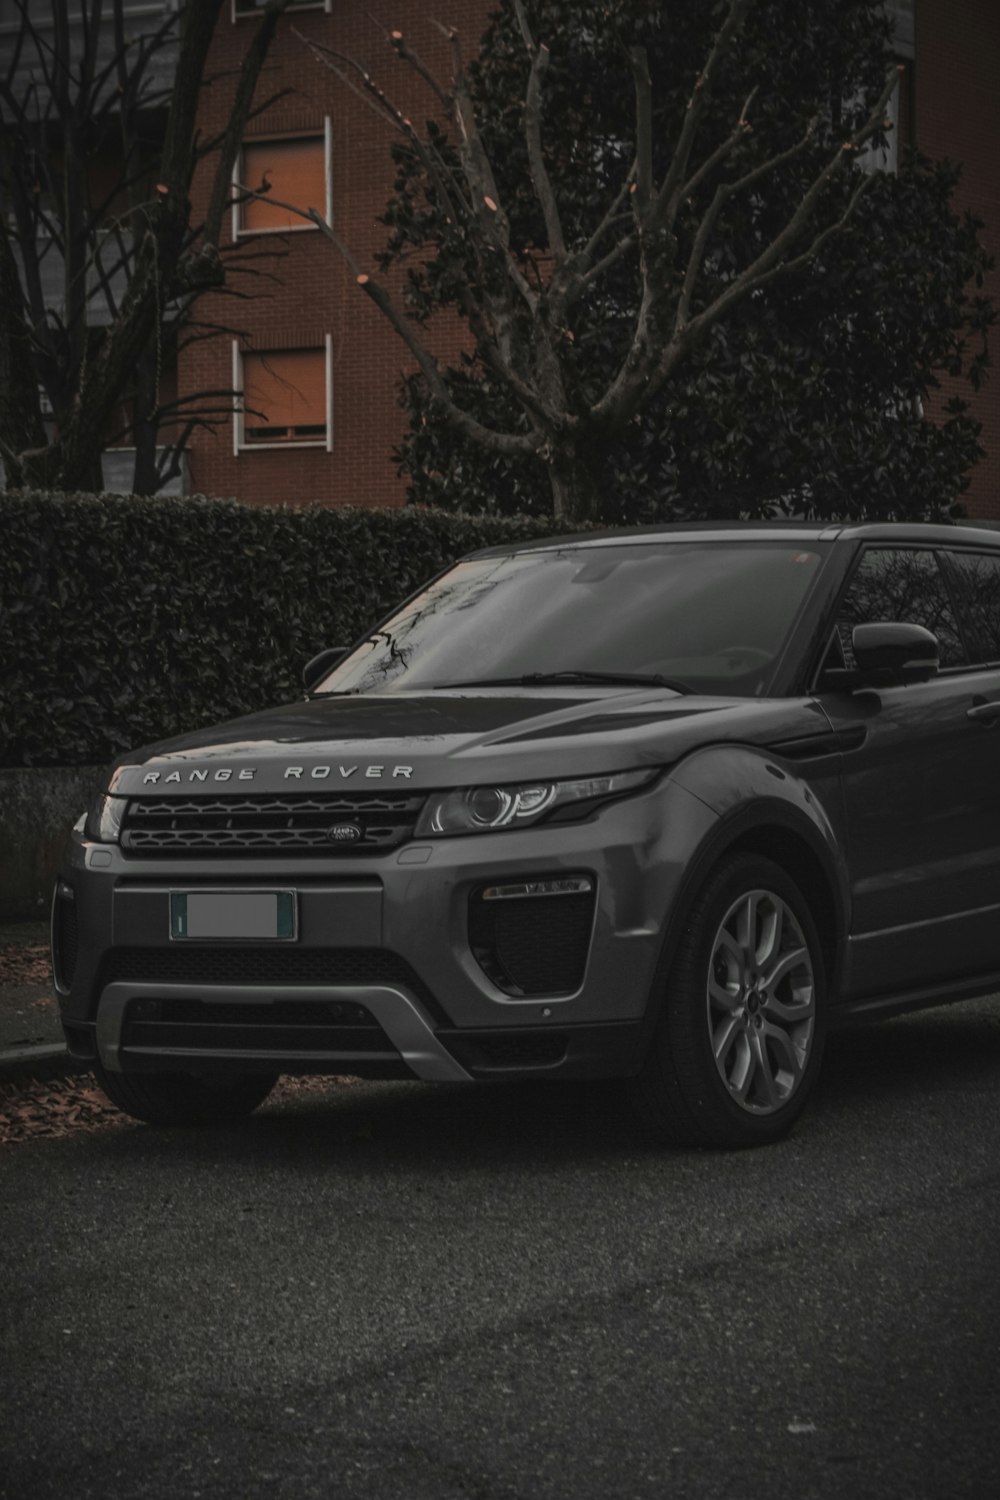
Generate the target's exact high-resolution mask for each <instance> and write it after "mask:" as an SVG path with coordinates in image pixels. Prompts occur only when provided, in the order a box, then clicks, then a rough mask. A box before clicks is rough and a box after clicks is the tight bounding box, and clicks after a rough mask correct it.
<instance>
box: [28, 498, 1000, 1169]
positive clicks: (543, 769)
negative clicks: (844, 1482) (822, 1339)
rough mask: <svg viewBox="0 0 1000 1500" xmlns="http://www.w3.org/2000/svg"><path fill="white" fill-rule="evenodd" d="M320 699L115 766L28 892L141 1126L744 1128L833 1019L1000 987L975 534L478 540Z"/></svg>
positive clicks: (82, 1029)
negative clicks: (363, 1115)
mask: <svg viewBox="0 0 1000 1500" xmlns="http://www.w3.org/2000/svg"><path fill="white" fill-rule="evenodd" d="M306 678H307V687H308V689H309V691H308V696H307V698H306V699H305V700H304V701H301V702H295V703H290V704H286V705H284V706H281V707H278V708H274V709H271V710H268V711H266V712H263V713H257V714H253V715H251V716H249V717H247V718H242V719H238V720H236V721H233V722H230V723H226V724H222V725H220V726H218V727H214V728H210V729H201V730H198V731H196V732H195V733H192V734H188V735H185V736H183V737H180V738H177V739H173V740H170V741H167V742H164V743H162V744H158V745H153V746H150V747H146V748H144V749H141V750H137V751H134V752H132V753H131V754H127V755H125V756H123V757H122V758H121V760H120V762H119V763H118V764H116V765H115V766H114V768H113V770H112V771H111V774H110V777H109V779H108V782H107V785H106V790H105V791H104V792H103V794H102V795H101V796H100V797H99V798H98V799H97V801H96V803H95V805H94V806H93V808H92V809H91V810H90V812H89V814H88V815H87V817H86V819H83V818H81V820H80V822H79V824H78V825H77V828H76V829H75V831H74V834H73V837H72V840H71V843H70V847H69V849H68V852H67V856H66V859H65V864H64V867H63V869H62V872H61V875H60V878H59V880H58V883H57V886H56V891H55V896H54V901H53V922H52V929H53V953H54V967H55V974H56V982H57V986H58V990H59V997H60V1003H61V1008H62V1017H63V1024H64V1027H65V1032H66V1037H67V1041H68V1045H69V1049H70V1051H71V1053H72V1054H73V1055H74V1056H76V1057H79V1058H83V1059H86V1060H87V1061H88V1062H89V1063H91V1064H92V1066H93V1067H94V1069H95V1071H96V1073H97V1077H98V1078H99V1080H100V1082H101V1084H102V1086H103V1087H104V1089H105V1090H106V1091H107V1093H108V1095H109V1096H110V1098H111V1099H112V1100H113V1101H114V1102H115V1103H116V1104H118V1105H119V1106H120V1107H122V1108H123V1109H125V1110H126V1111H128V1112H129V1113H131V1114H132V1115H134V1116H136V1117H137V1118H139V1119H144V1120H147V1121H151V1122H154V1123H196V1122H200V1121H206V1120H218V1119H226V1118H233V1117H236V1116H240V1115H244V1114H247V1113H249V1112H250V1111H251V1110H253V1109H254V1108H255V1107H256V1106H257V1105H258V1104H259V1103H260V1102H261V1101H262V1100H263V1099H264V1098H265V1096H266V1095H267V1093H268V1091H269V1090H270V1089H271V1087H272V1086H273V1084H274V1082H275V1080H276V1078H277V1077H278V1076H279V1075H280V1074H282V1073H326V1074H332V1073H339V1074H355V1075H362V1076H366V1077H379V1078H414V1077H415V1078H421V1079H433V1080H450V1081H471V1080H498V1079H509V1078H515V1077H518V1078H523V1077H529V1076H530V1077H537V1078H546V1077H547V1078H596V1077H612V1076H616V1077H621V1078H624V1079H627V1080H629V1089H630V1092H631V1094H632V1096H633V1098H634V1101H635V1103H636V1104H637V1105H638V1107H639V1110H640V1112H641V1113H642V1115H643V1116H644V1117H645V1119H646V1121H647V1123H648V1124H649V1125H650V1126H651V1127H652V1128H653V1130H654V1131H655V1132H656V1133H657V1134H658V1135H659V1137H660V1138H661V1139H665V1140H668V1141H676V1142H690V1143H699V1144H704V1145H716V1146H743V1145H753V1144H756V1143H764V1142H768V1141H771V1140H773V1139H775V1138H777V1137H778V1136H780V1135H781V1134H782V1133H784V1132H785V1131H787V1130H788V1129H789V1128H790V1126H791V1125H792V1124H793V1122H794V1121H795V1119H796V1118H797V1117H798V1115H799V1114H800V1112H801V1110H802V1108H803V1106H804V1105H805V1103H806V1101H807V1099H808V1097H809V1094H810V1091H811V1089H812V1087H813V1085H814V1083H815V1080H816V1075H817V1070H818V1068H819V1065H820V1060H821V1056H822V1052H823V1043H824V1037H825V1034H826V1032H827V1029H828V1027H829V1026H830V1025H831V1024H833V1023H834V1022H837V1021H841V1020H843V1019H847V1018H852V1017H853V1018H857V1017H874V1016H884V1015H889V1014H892V1013H894V1012H899V1011H905V1010H909V1009H912V1008H916V1007H919V1006H925V1005H932V1004H936V1003H939V1002H942V1001H949V1000H959V999H962V998H965V997H970V996H974V995H980V994H986V993H989V992H991V991H993V990H995V989H1000V536H998V535H997V534H995V533H992V532H989V531H987V530H976V529H972V528H961V527H950V526H948V527H945V526H942V527H931V526H889V525H864V526H845V525H829V526H821V525H808V526H807V525H797V524H785V525H781V524H762V525H743V526H739V525H722V526H709V525H701V526H698V525H692V526H686V527H665V528H656V529H649V530H644V531H636V532H630V533H618V534H611V535H598V534H588V535H585V536H580V537H574V538H565V537H564V538H556V539H553V540H550V541H545V542H535V543H530V544H522V545H519V546H512V547H503V548H494V549H491V550H489V551H484V552H479V553H476V554H474V555H472V556H470V557H467V558H465V559H463V560H462V561H460V562H459V563H457V564H456V565H455V566H454V567H452V568H450V569H449V570H447V571H446V572H445V573H443V574H442V575H441V576H439V577H438V578H435V579H433V580H432V581H431V582H430V583H428V584H427V586H426V587H425V588H423V589H422V590H421V591H420V592H419V593H417V594H416V595H414V596H413V597H412V598H411V599H409V600H408V601H407V602H406V603H404V604H403V605H402V606H401V607H400V608H399V609H398V610H397V611H396V612H395V613H393V614H392V615H391V616H390V617H389V618H387V619H386V620H384V621H383V622H382V623H381V624H379V625H378V626H377V627H376V628H375V629H373V630H372V632H371V633H370V634H369V635H367V636H366V637H365V638H364V639H362V640H361V641H359V642H357V643H356V644H355V645H354V646H353V647H351V648H350V649H348V650H339V649H327V650H325V651H323V652H321V653H320V655H319V656H318V657H316V658H315V659H314V661H313V662H312V663H310V665H309V667H307V669H306Z"/></svg>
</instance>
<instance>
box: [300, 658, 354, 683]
mask: <svg viewBox="0 0 1000 1500" xmlns="http://www.w3.org/2000/svg"><path fill="white" fill-rule="evenodd" d="M350 649H351V648H350V646H327V647H326V648H325V649H324V650H323V651H318V652H317V653H316V655H315V656H314V657H313V658H312V660H311V661H307V662H306V664H305V666H304V667H303V668H302V685H303V687H304V688H305V690H306V692H307V693H311V692H312V690H313V688H314V687H315V686H316V684H317V682H322V681H323V678H324V677H325V676H326V674H327V673H328V672H332V671H333V669H334V667H335V666H336V665H337V663H338V662H339V661H343V659H344V657H345V656H346V655H347V653H348V651H349V650H350Z"/></svg>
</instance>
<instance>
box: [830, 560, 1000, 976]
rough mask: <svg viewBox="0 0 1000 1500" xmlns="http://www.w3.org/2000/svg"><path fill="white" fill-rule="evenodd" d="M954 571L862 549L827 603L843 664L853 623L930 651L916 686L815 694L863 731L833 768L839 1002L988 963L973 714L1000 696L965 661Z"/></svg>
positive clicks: (983, 778)
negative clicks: (837, 823) (841, 848)
mask: <svg viewBox="0 0 1000 1500" xmlns="http://www.w3.org/2000/svg"><path fill="white" fill-rule="evenodd" d="M960 566H963V565H959V564H956V565H955V566H954V567H951V566H949V564H948V563H947V562H944V563H943V562H942V560H941V559H940V558H939V557H938V555H937V552H936V551H935V550H932V549H930V548H926V547H925V548H920V547H902V546H900V547H887V546H884V545H878V544H873V545H870V546H868V547H866V548H865V549H864V550H863V552H862V554H861V557H860V560H859V563H858V566H857V568H856V570H855V572H854V574H853V576H852V579H851V581H850V583H849V585H848V588H847V591H846V594H845V596H844V598H843V600H842V601H841V604H840V606H839V610H838V616H837V635H838V639H839V641H840V644H841V647H842V649H843V652H844V658H845V662H846V664H847V665H848V666H851V665H852V664H853V662H852V657H851V647H850V638H851V631H852V630H853V627H854V626H855V625H859V624H862V623H867V622H874V621H879V620H907V621H912V622H913V623H916V624H920V625H924V626H926V627H927V628H928V629H930V630H932V631H933V632H934V634H935V635H936V636H937V638H938V643H939V646H940V652H941V666H940V671H939V673H938V675H937V676H935V677H933V678H931V679H930V680H929V681H927V682H923V683H912V684H909V685H907V686H900V687H887V688H879V689H878V690H875V689H874V688H868V689H862V690H859V691H855V692H853V693H845V692H825V691H824V692H823V693H822V702H823V706H824V708H825V710H826V712H827V713H828V715H829V716H830V719H831V720H832V722H833V724H834V726H835V728H838V729H844V730H849V729H854V730H855V731H860V730H861V729H863V730H864V737H863V739H862V738H861V736H860V734H857V735H856V739H857V741H858V743H857V744H856V747H855V748H847V749H845V752H844V755H843V761H842V775H843V780H842V787H843V796H844V805H845V813H846V821H847V828H848V858H849V865H850V872H851V902H852V914H851V935H850V944H849V952H850V957H849V963H848V972H847V975H846V977H845V991H846V994H845V998H852V999H861V998H863V997H866V996H872V997H875V996H887V995H891V994H894V993H900V992H903V991H908V990H916V989H927V988H933V987H934V986H935V985H936V984H940V983H942V982H944V981H947V980H951V979H954V978H958V977H960V976H966V975H970V976H971V975H975V974H979V973H984V972H986V971H988V970H990V969H991V968H1000V942H998V919H1000V837H998V830H1000V724H997V726H996V734H995V737H994V735H993V734H992V733H991V730H990V726H989V723H988V722H987V719H988V717H989V716H988V715H985V716H984V715H982V714H980V715H977V714H976V713H975V712H974V710H976V709H977V708H979V707H980V706H981V703H982V702H983V701H984V700H989V701H993V699H1000V671H998V670H994V669H992V668H991V669H988V670H986V669H983V668H981V667H980V666H979V665H977V663H976V662H975V661H974V660H973V658H974V656H975V651H974V649H973V645H972V641H971V638H970V628H969V625H968V621H967V618H966V613H965V612H960V611H959V610H956V607H955V591H954V585H955V581H956V579H957V577H958V568H959V567H960ZM820 686H821V689H822V686H823V684H822V682H821V684H820ZM998 712H1000V710H998ZM970 714H971V716H970Z"/></svg>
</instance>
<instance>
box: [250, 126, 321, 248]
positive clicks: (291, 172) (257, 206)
mask: <svg viewBox="0 0 1000 1500" xmlns="http://www.w3.org/2000/svg"><path fill="white" fill-rule="evenodd" d="M265 181H266V182H269V183H270V184H271V195H272V197H274V198H280V199H281V201H282V202H284V203H294V204H295V206H296V208H302V209H306V208H315V209H316V210H317V211H318V212H319V213H321V214H323V215H325V214H326V152H325V150H324V146H323V137H322V136H315V137H310V138H309V139H308V140H298V141H251V142H248V143H247V144H245V145H244V147H243V185H244V187H248V188H260V187H261V186H262V185H263V183H264V182H265ZM241 215H242V217H241V221H240V222H241V227H242V228H243V229H244V230H249V231H251V232H254V233H257V232H260V231H261V230H266V229H271V230H274V229H296V228H301V227H302V226H303V225H304V224H306V223H307V220H305V219H303V218H300V217H299V215H298V214H293V213H292V212H291V211H290V210H289V209H287V208H279V207H278V206H277V204H274V203H268V202H266V201H265V200H264V199H262V198H251V199H250V200H249V201H248V202H246V203H244V204H243V206H242V209H241Z"/></svg>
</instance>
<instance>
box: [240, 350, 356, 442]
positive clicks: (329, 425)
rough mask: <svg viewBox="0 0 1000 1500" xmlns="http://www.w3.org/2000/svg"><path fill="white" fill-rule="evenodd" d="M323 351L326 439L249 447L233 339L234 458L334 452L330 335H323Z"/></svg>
mask: <svg viewBox="0 0 1000 1500" xmlns="http://www.w3.org/2000/svg"><path fill="white" fill-rule="evenodd" d="M323 350H324V355H325V367H326V437H323V438H286V439H285V441H284V442H279V443H248V442H247V441H246V437H245V435H244V421H245V415H246V409H245V403H244V391H243V350H242V349H241V348H240V343H239V340H238V339H233V457H234V458H240V457H241V455H243V454H244V453H268V452H272V451H273V450H274V449H276V448H283V449H289V448H311V449H312V450H313V451H315V450H316V449H317V448H325V449H326V451H327V453H332V452H333V334H332V333H328V334H325V335H324V339H323ZM247 352H248V353H250V354H256V353H258V352H261V353H274V354H282V353H285V352H286V351H284V350H282V349H275V350H261V351H257V350H255V349H251V350H248V351H247Z"/></svg>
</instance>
